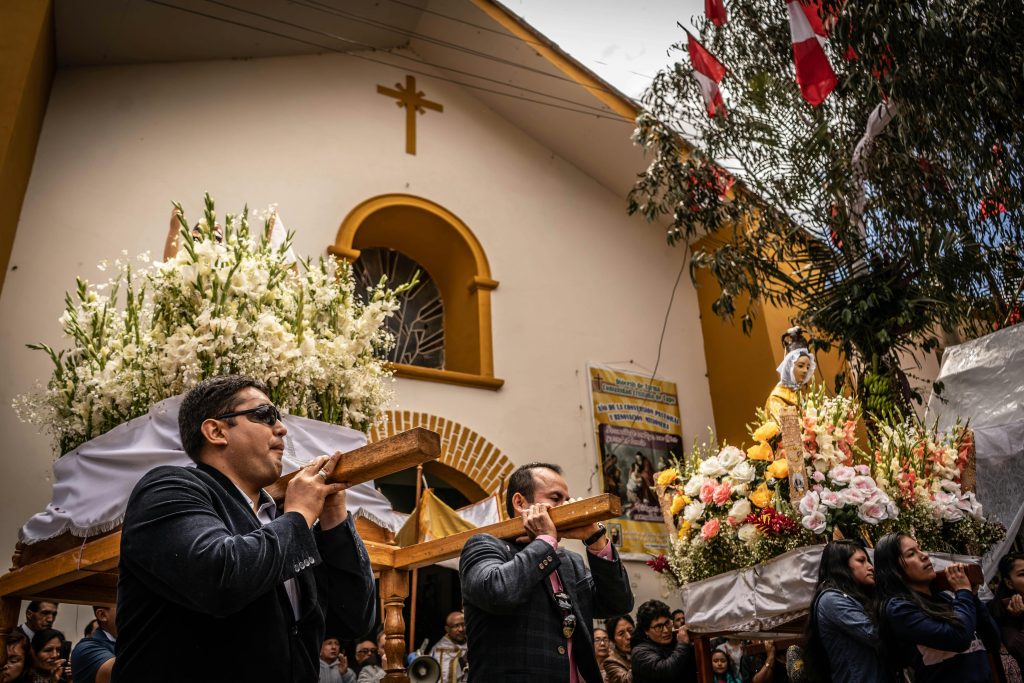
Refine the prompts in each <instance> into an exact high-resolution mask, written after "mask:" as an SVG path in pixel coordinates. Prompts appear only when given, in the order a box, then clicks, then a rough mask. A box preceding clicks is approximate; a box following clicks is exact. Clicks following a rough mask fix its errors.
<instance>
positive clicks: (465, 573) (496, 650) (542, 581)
mask: <svg viewBox="0 0 1024 683" xmlns="http://www.w3.org/2000/svg"><path fill="white" fill-rule="evenodd" d="M612 553H613V555H612V560H605V559H603V558H600V557H595V556H594V555H592V554H591V553H589V552H588V553H587V564H589V565H590V570H589V571H588V570H587V564H584V562H583V558H582V557H580V556H579V555H577V554H576V553H573V552H569V551H566V550H562V549H559V550H557V551H555V550H554V549H552V547H551V546H550V545H549V544H548V543H546V542H544V541H542V540H534V541H532V542H530V543H528V544H526V545H523V544H517V543H513V542H511V541H502V540H499V539H497V538H495V537H494V536H491V535H489V534H477V535H476V536H473V537H472V538H470V539H469V541H467V542H466V545H465V546H464V547H463V548H462V556H461V559H460V561H459V574H460V578H461V580H462V599H463V604H464V608H465V614H466V635H467V638H468V641H469V642H468V644H469V651H468V653H467V657H468V661H469V680H470V681H471V682H475V681H479V682H481V683H494V682H496V681H502V682H503V683H516V682H517V681H530V683H546V682H548V681H550V682H552V683H554V682H556V681H557V682H562V681H568V680H569V656H568V652H567V648H566V647H565V646H566V640H565V638H564V636H563V635H562V615H561V612H560V611H559V610H558V607H557V605H556V603H555V598H554V593H553V591H552V589H551V580H550V579H549V578H548V577H549V575H550V574H551V573H552V572H554V571H556V570H557V571H558V575H559V577H560V578H561V580H562V585H563V586H564V588H565V591H566V592H567V593H568V594H569V596H570V597H571V598H572V604H573V611H574V612H575V614H576V631H575V633H574V634H573V637H572V643H573V645H572V649H573V659H574V660H575V662H576V667H577V670H578V671H579V673H580V675H581V676H582V677H583V680H585V681H587V683H599V682H600V680H601V673H600V670H599V669H598V666H597V659H596V658H595V657H594V636H593V633H592V632H591V623H592V622H593V620H594V618H606V617H612V616H619V615H622V614H627V613H628V612H630V611H631V610H632V609H633V592H632V591H631V590H630V587H629V577H628V576H626V570H625V568H624V567H623V566H622V562H621V561H620V560H619V556H618V553H616V552H615V551H614V549H613V550H612Z"/></svg>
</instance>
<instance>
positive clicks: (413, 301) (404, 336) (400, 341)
mask: <svg viewBox="0 0 1024 683" xmlns="http://www.w3.org/2000/svg"><path fill="white" fill-rule="evenodd" d="M416 271H419V283H418V284H417V285H416V286H415V287H413V288H412V289H410V290H409V291H407V292H404V293H402V294H400V295H399V304H400V306H399V309H398V310H397V311H395V314H394V315H393V316H392V317H391V318H388V320H387V321H386V322H385V324H386V325H387V327H388V329H389V330H391V333H392V334H393V335H395V342H396V343H395V348H393V349H392V350H391V352H390V354H389V356H388V360H390V361H392V362H394V363H403V364H405V365H419V366H420V367H424V368H436V369H439V370H443V369H444V302H443V301H442V300H441V292H440V291H439V290H438V289H437V285H436V284H434V281H433V280H432V279H430V275H429V274H428V273H427V271H426V270H424V269H423V267H422V266H420V265H419V264H418V263H416V262H415V261H413V260H412V259H411V258H409V257H408V256H406V255H405V254H403V253H401V252H399V251H395V250H394V249H386V248H383V247H370V248H368V249H361V250H360V255H359V259H358V260H357V261H356V262H355V263H354V264H353V266H352V274H353V276H354V277H355V281H356V289H357V290H361V291H365V290H366V289H367V288H369V287H373V286H374V285H376V284H377V283H378V282H380V278H381V275H387V278H388V283H389V285H390V286H392V287H397V286H398V285H400V284H402V283H404V282H409V281H410V280H412V278H413V275H415V273H416Z"/></svg>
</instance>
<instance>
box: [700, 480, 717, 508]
mask: <svg viewBox="0 0 1024 683" xmlns="http://www.w3.org/2000/svg"><path fill="white" fill-rule="evenodd" d="M716 486H717V484H716V483H715V480H714V479H707V480H705V482H704V483H703V484H701V485H700V501H701V502H702V503H710V502H711V500H712V499H713V498H714V497H715V488H716Z"/></svg>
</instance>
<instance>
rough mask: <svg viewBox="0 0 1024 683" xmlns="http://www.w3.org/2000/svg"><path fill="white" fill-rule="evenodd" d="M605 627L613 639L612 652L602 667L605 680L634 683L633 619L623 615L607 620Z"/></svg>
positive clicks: (616, 682) (614, 682) (615, 682)
mask: <svg viewBox="0 0 1024 683" xmlns="http://www.w3.org/2000/svg"><path fill="white" fill-rule="evenodd" d="M604 627H605V629H606V630H607V631H608V636H609V637H610V638H611V646H612V647H611V652H610V653H609V655H608V659H606V660H604V664H603V665H602V667H603V669H604V675H605V680H606V681H608V683H633V658H632V656H631V655H630V652H632V650H633V645H632V640H633V629H634V627H635V624H634V623H633V617H631V616H629V615H628V614H623V615H622V616H621V617H611V618H610V619H606V620H605V622H604Z"/></svg>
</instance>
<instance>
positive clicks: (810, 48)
mask: <svg viewBox="0 0 1024 683" xmlns="http://www.w3.org/2000/svg"><path fill="white" fill-rule="evenodd" d="M786 6H787V8H788V10H789V33H790V36H792V40H793V62H794V63H795V64H796V82H797V85H799V86H800V94H801V95H803V96H804V99H805V100H807V101H808V102H810V103H811V104H812V105H814V106H815V107H816V106H818V105H819V104H821V103H822V102H824V101H825V98H826V97H828V94H829V93H830V92H832V90H833V89H835V87H836V83H837V82H838V79H836V72H835V71H833V70H832V65H831V64H829V61H828V56H827V55H826V54H825V36H826V31H825V27H824V26H823V25H822V22H821V16H820V15H819V11H820V9H819V5H818V2H817V0H807V2H806V3H805V2H804V1H803V0H786Z"/></svg>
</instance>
